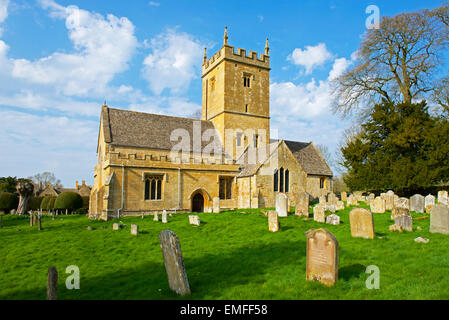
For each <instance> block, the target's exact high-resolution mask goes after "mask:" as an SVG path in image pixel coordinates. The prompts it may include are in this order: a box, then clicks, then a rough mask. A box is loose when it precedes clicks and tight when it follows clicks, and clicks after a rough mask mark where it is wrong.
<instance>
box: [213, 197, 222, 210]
mask: <svg viewBox="0 0 449 320" xmlns="http://www.w3.org/2000/svg"><path fill="white" fill-rule="evenodd" d="M212 211H213V213H220V198H219V197H215V198H214V199H213V210H212Z"/></svg>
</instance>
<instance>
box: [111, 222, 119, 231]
mask: <svg viewBox="0 0 449 320" xmlns="http://www.w3.org/2000/svg"><path fill="white" fill-rule="evenodd" d="M112 230H120V224H119V223H114V224H113V225H112Z"/></svg>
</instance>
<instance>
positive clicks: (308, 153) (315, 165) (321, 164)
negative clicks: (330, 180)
mask: <svg viewBox="0 0 449 320" xmlns="http://www.w3.org/2000/svg"><path fill="white" fill-rule="evenodd" d="M284 142H285V144H286V145H287V147H288V148H289V149H290V151H291V152H292V153H293V155H294V156H295V158H296V159H297V160H298V162H299V164H300V165H301V166H302V167H303V169H304V171H305V172H306V173H307V174H309V175H322V176H333V173H332V170H331V169H330V168H329V166H328V165H327V163H326V161H325V160H324V158H323V157H322V155H321V154H320V153H319V151H318V150H317V149H316V148H315V147H314V145H313V143H312V142H309V143H306V142H298V141H287V140H284Z"/></svg>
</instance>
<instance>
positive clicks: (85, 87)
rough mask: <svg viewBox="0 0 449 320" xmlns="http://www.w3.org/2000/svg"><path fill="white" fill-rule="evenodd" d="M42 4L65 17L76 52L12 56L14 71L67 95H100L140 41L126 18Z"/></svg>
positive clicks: (61, 17) (47, 3) (53, 14)
mask: <svg viewBox="0 0 449 320" xmlns="http://www.w3.org/2000/svg"><path fill="white" fill-rule="evenodd" d="M41 4H42V6H43V7H44V8H47V9H49V10H50V14H51V16H52V17H55V18H58V19H65V21H66V27H67V29H68V32H69V38H70V40H71V41H72V43H73V46H74V49H75V52H74V53H71V54H67V53H60V52H55V53H53V54H52V55H50V56H48V57H44V58H41V59H38V60H36V61H29V60H26V59H17V60H13V72H12V75H13V76H14V77H15V78H18V79H22V80H24V81H26V82H30V83H35V84H43V85H47V86H50V85H51V86H53V87H54V89H56V91H57V92H61V93H63V94H65V95H68V96H87V95H89V94H91V95H92V94H93V95H101V94H102V93H103V92H104V91H105V89H106V87H107V85H108V84H109V82H110V81H111V80H112V79H113V78H114V76H115V75H116V74H118V73H121V72H123V71H125V70H126V69H127V68H128V62H129V61H130V59H131V57H132V55H133V53H134V52H135V50H136V48H137V46H138V42H137V39H136V37H135V35H134V25H133V24H132V23H131V22H130V21H129V20H128V19H127V18H118V17H116V16H114V15H112V14H108V15H107V17H106V18H105V17H104V16H102V15H100V14H96V13H91V12H89V11H85V10H82V9H78V8H77V7H74V6H69V7H63V6H61V5H59V4H57V3H55V2H54V1H51V0H43V1H41Z"/></svg>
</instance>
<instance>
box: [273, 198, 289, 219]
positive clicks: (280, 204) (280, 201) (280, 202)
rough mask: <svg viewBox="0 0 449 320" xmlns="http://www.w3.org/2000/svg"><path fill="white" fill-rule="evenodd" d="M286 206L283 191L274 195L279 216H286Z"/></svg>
mask: <svg viewBox="0 0 449 320" xmlns="http://www.w3.org/2000/svg"><path fill="white" fill-rule="evenodd" d="M287 207H288V198H287V196H286V195H285V194H283V193H279V194H278V195H277V196H276V212H277V213H278V216H279V217H286V216H287V215H288V213H287Z"/></svg>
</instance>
